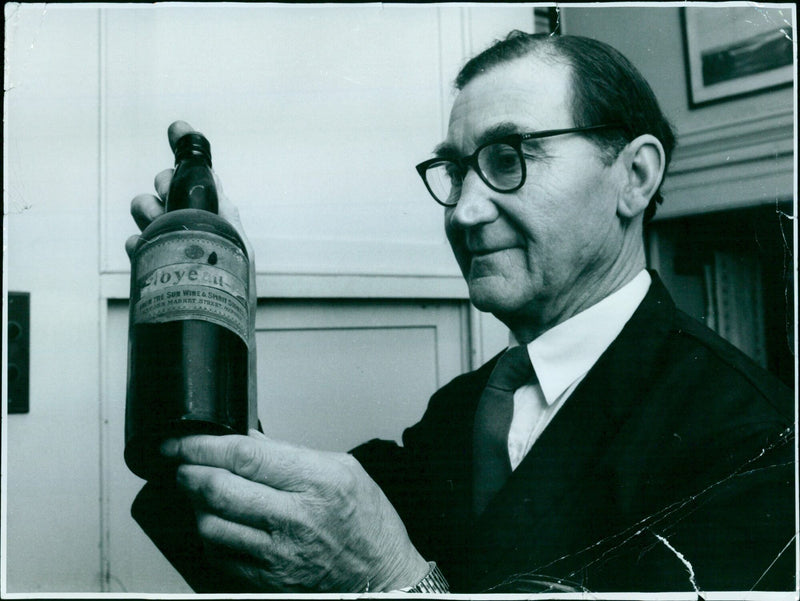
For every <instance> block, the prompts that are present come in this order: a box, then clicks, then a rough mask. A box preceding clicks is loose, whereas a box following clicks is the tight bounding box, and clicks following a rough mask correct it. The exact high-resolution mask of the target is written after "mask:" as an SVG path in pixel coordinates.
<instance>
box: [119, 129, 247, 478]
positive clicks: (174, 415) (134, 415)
mask: <svg viewBox="0 0 800 601" xmlns="http://www.w3.org/2000/svg"><path fill="white" fill-rule="evenodd" d="M217 211H218V200H217V191H216V186H215V184H214V176H213V173H212V171H211V149H210V145H209V143H208V140H206V138H205V137H204V136H203V135H202V134H199V133H190V134H186V135H184V136H183V137H181V138H180V139H179V140H178V142H177V144H176V146H175V172H174V174H173V177H172V183H171V184H170V189H169V195H168V197H167V201H166V212H165V213H164V214H163V215H161V216H160V217H158V218H157V219H155V220H154V221H153V222H152V223H151V224H150V225H149V226H148V227H147V228H146V229H145V230H144V231H143V232H142V235H141V237H140V240H139V242H138V244H137V245H136V249H135V250H134V253H133V256H132V258H131V296H130V317H129V328H128V392H127V403H126V411H125V462H126V463H127V465H128V467H129V468H130V469H131V471H133V472H134V473H135V474H137V475H138V476H140V477H142V478H145V479H147V480H153V479H159V478H163V477H169V476H170V475H171V468H170V466H169V465H168V464H167V463H166V462H165V461H164V460H163V459H162V458H161V456H160V454H159V446H160V444H161V443H162V442H163V441H164V440H165V439H166V438H170V437H174V436H181V435H185V434H195V433H205V434H232V433H239V434H246V433H247V430H248V428H249V427H254V424H253V421H254V419H255V415H254V413H255V412H254V411H252V410H251V408H250V407H251V400H250V399H248V378H249V346H248V345H249V343H250V340H251V336H250V327H251V319H250V318H251V315H250V306H249V303H248V298H249V258H248V256H247V251H246V249H245V245H244V243H243V241H242V239H241V237H240V236H239V234H238V233H237V232H236V230H235V229H234V228H233V226H232V225H231V224H230V223H228V222H227V221H225V220H224V219H222V218H221V217H220V216H219V215H218V214H217Z"/></svg>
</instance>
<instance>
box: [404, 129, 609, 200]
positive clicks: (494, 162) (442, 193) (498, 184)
mask: <svg viewBox="0 0 800 601" xmlns="http://www.w3.org/2000/svg"><path fill="white" fill-rule="evenodd" d="M620 127H622V125H620V124H618V123H604V124H602V125H590V126H587V127H570V128H567V129H548V130H543V131H536V132H531V133H525V134H509V135H507V136H502V137H500V138H496V139H494V140H491V141H490V142H487V143H485V144H482V145H481V146H479V147H478V149H477V150H476V151H475V152H473V153H472V154H471V155H470V156H468V157H461V158H444V157H439V158H433V159H428V160H427V161H423V162H421V163H420V164H419V165H417V167H416V169H417V173H419V175H420V177H421V178H422V181H423V182H425V187H426V188H427V189H428V192H430V194H431V196H433V199H434V200H435V201H436V202H438V203H439V204H440V205H443V206H445V207H454V206H456V204H458V199H459V198H460V197H461V185H462V184H463V183H464V178H465V177H466V175H467V170H468V169H469V168H470V167H472V168H473V169H474V170H475V173H477V174H478V177H480V178H481V180H482V181H483V183H485V184H486V185H487V186H489V188H491V189H492V190H494V191H495V192H503V193H506V192H514V191H516V190H519V189H520V188H521V187H522V186H523V184H525V177H526V175H527V169H526V167H525V154H524V153H523V152H522V143H523V142H525V141H526V140H533V139H538V138H549V137H552V136H560V135H563V134H572V133H582V132H587V131H596V130H600V129H613V128H620Z"/></svg>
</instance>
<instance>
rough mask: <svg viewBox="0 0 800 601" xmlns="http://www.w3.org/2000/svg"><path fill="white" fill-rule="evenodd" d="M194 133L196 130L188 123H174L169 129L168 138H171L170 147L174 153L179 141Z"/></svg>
mask: <svg viewBox="0 0 800 601" xmlns="http://www.w3.org/2000/svg"><path fill="white" fill-rule="evenodd" d="M193 131H195V129H194V128H193V127H192V126H191V125H189V124H188V123H186V121H173V122H172V123H171V124H170V126H169V128H167V138H169V147H170V148H172V152H175V144H177V142H178V140H180V138H181V137H182V136H184V135H186V134H189V133H192V132H193Z"/></svg>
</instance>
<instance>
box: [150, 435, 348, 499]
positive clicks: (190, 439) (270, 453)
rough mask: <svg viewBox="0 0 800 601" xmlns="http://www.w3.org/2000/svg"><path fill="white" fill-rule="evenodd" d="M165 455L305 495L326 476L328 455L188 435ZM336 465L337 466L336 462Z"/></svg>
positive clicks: (266, 442) (167, 446) (268, 442)
mask: <svg viewBox="0 0 800 601" xmlns="http://www.w3.org/2000/svg"><path fill="white" fill-rule="evenodd" d="M161 452H162V454H164V455H165V456H166V457H170V458H173V459H175V460H177V461H178V462H180V463H191V464H195V465H207V466H211V467H219V468H223V469H226V470H228V471H229V472H232V473H234V474H237V475H239V476H241V477H243V478H246V479H248V480H252V481H254V482H259V483H262V484H266V485H268V486H271V487H273V488H277V489H280V490H284V491H292V492H302V491H304V490H307V489H308V488H309V483H311V482H315V481H317V480H318V479H320V478H324V477H326V476H327V475H328V474H327V472H328V471H329V469H326V467H327V468H330V467H331V463H332V462H331V461H330V460H329V459H328V455H329V454H326V453H322V452H319V451H312V450H311V449H306V448H303V447H297V446H294V445H290V444H288V443H285V442H280V441H277V440H272V439H270V438H266V437H264V438H263V439H260V440H259V439H256V438H254V437H252V436H249V437H248V436H239V435H228V436H207V435H197V436H186V437H184V438H179V439H171V440H168V441H166V442H165V443H164V444H163V445H162V447H161ZM334 465H335V463H334Z"/></svg>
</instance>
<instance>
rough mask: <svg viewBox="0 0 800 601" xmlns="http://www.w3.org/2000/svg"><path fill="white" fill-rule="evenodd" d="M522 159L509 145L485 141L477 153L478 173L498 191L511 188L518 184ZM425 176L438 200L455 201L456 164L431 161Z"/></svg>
mask: <svg viewBox="0 0 800 601" xmlns="http://www.w3.org/2000/svg"><path fill="white" fill-rule="evenodd" d="M522 161H523V158H522V157H521V156H520V153H519V152H518V151H517V149H516V148H514V147H513V146H511V145H510V144H505V143H498V144H489V145H488V146H484V147H483V148H482V149H481V150H480V151H479V152H478V157H477V163H478V169H479V175H480V176H481V177H482V179H483V180H484V181H486V182H487V183H488V184H489V185H490V186H492V187H493V188H495V189H496V190H498V191H508V190H513V189H515V188H517V187H518V186H519V185H520V184H521V183H522V177H523V164H522ZM426 178H427V181H428V186H429V187H430V189H431V192H433V194H434V196H435V197H436V198H437V199H438V200H439V202H442V203H444V204H455V203H457V202H458V198H459V196H460V195H461V184H462V182H463V179H464V174H463V173H462V170H461V168H460V167H459V166H458V165H457V164H456V163H454V162H452V161H447V160H442V161H440V162H438V163H435V164H433V165H431V166H430V167H429V168H428V170H427V172H426Z"/></svg>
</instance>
